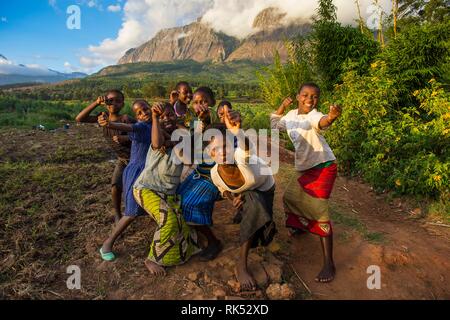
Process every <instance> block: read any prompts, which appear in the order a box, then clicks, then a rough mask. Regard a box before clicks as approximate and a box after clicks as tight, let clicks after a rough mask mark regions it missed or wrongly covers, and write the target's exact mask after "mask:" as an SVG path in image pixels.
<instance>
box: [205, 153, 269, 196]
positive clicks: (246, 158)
mask: <svg viewBox="0 0 450 320" xmlns="http://www.w3.org/2000/svg"><path fill="white" fill-rule="evenodd" d="M234 160H235V164H236V165H237V167H238V169H239V171H240V172H241V174H242V176H243V177H244V181H245V183H244V185H243V186H242V187H240V188H238V189H232V188H230V187H229V186H228V185H227V184H226V183H225V182H224V181H223V180H222V178H221V177H220V175H219V172H218V164H216V165H215V166H214V167H213V168H212V169H211V179H212V181H213V183H214V184H215V185H216V187H217V188H218V189H219V191H220V193H221V194H223V193H224V192H225V191H229V192H231V193H242V192H244V191H248V190H258V191H268V190H270V189H271V188H272V187H273V186H274V184H275V179H274V178H273V173H272V170H271V168H270V167H269V166H268V165H267V163H266V162H265V161H264V160H262V159H261V158H260V157H258V156H256V155H251V156H250V155H249V153H248V152H246V151H245V150H242V149H241V148H236V150H235V152H234Z"/></svg>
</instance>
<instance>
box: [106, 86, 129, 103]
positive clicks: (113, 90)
mask: <svg viewBox="0 0 450 320" xmlns="http://www.w3.org/2000/svg"><path fill="white" fill-rule="evenodd" d="M110 93H115V94H117V95H118V96H119V97H120V98H121V99H122V101H125V95H124V94H123V93H122V91H120V90H117V89H112V90H108V92H107V95H108V94H110Z"/></svg>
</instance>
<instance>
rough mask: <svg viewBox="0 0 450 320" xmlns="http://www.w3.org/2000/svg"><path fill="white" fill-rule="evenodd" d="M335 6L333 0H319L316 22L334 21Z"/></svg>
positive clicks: (335, 16) (335, 18)
mask: <svg viewBox="0 0 450 320" xmlns="http://www.w3.org/2000/svg"><path fill="white" fill-rule="evenodd" d="M336 10H337V7H336V6H335V5H334V3H333V0H319V5H318V7H317V17H316V22H317V21H319V22H335V21H336V20H337V13H336Z"/></svg>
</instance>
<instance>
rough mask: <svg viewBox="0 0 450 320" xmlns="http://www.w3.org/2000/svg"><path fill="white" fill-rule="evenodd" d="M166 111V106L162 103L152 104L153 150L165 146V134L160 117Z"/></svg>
mask: <svg viewBox="0 0 450 320" xmlns="http://www.w3.org/2000/svg"><path fill="white" fill-rule="evenodd" d="M163 112H164V106H163V104H162V103H155V104H154V105H153V106H152V123H153V125H152V148H153V150H158V149H161V148H162V147H164V142H165V138H164V134H163V132H161V131H162V129H161V126H160V125H159V117H160V116H161V114H162V113H163Z"/></svg>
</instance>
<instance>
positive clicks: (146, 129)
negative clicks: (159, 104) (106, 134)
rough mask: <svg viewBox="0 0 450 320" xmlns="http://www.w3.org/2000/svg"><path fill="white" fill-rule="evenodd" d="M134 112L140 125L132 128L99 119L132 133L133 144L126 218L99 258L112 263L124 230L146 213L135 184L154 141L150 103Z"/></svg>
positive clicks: (125, 184)
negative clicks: (115, 247) (118, 239)
mask: <svg viewBox="0 0 450 320" xmlns="http://www.w3.org/2000/svg"><path fill="white" fill-rule="evenodd" d="M132 109H133V112H134V114H135V115H136V119H137V120H138V122H137V123H135V124H133V125H129V124H123V123H117V122H110V121H109V119H108V118H107V117H106V115H104V114H102V115H100V116H99V119H98V123H99V124H100V126H102V127H108V128H111V129H116V130H121V131H125V132H130V134H129V137H130V140H131V141H132V145H131V155H130V163H129V164H128V166H127V167H126V168H125V170H124V172H123V187H124V198H125V214H124V216H123V217H122V218H121V219H120V220H119V222H118V223H117V225H116V226H115V228H114V229H113V232H112V233H111V235H110V237H109V238H108V239H106V240H105V242H104V243H103V246H102V248H101V249H100V254H101V256H102V259H103V260H105V261H112V260H114V259H115V258H116V257H115V255H114V253H113V252H112V247H113V245H114V242H115V241H116V239H117V238H118V237H119V236H120V235H121V234H122V232H124V231H125V229H126V228H127V227H128V226H129V225H130V224H131V222H133V220H134V219H135V218H136V217H137V216H140V215H143V214H144V212H143V210H142V209H141V208H140V207H139V205H138V204H137V203H136V201H135V199H134V196H133V188H132V187H133V184H134V182H135V181H136V179H137V177H138V176H139V175H140V174H141V172H142V170H143V169H144V167H145V159H146V157H147V152H148V149H149V147H150V137H151V126H152V125H151V115H150V113H151V111H150V107H149V105H148V103H147V102H146V101H144V100H137V101H135V102H134V103H133V106H132Z"/></svg>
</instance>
